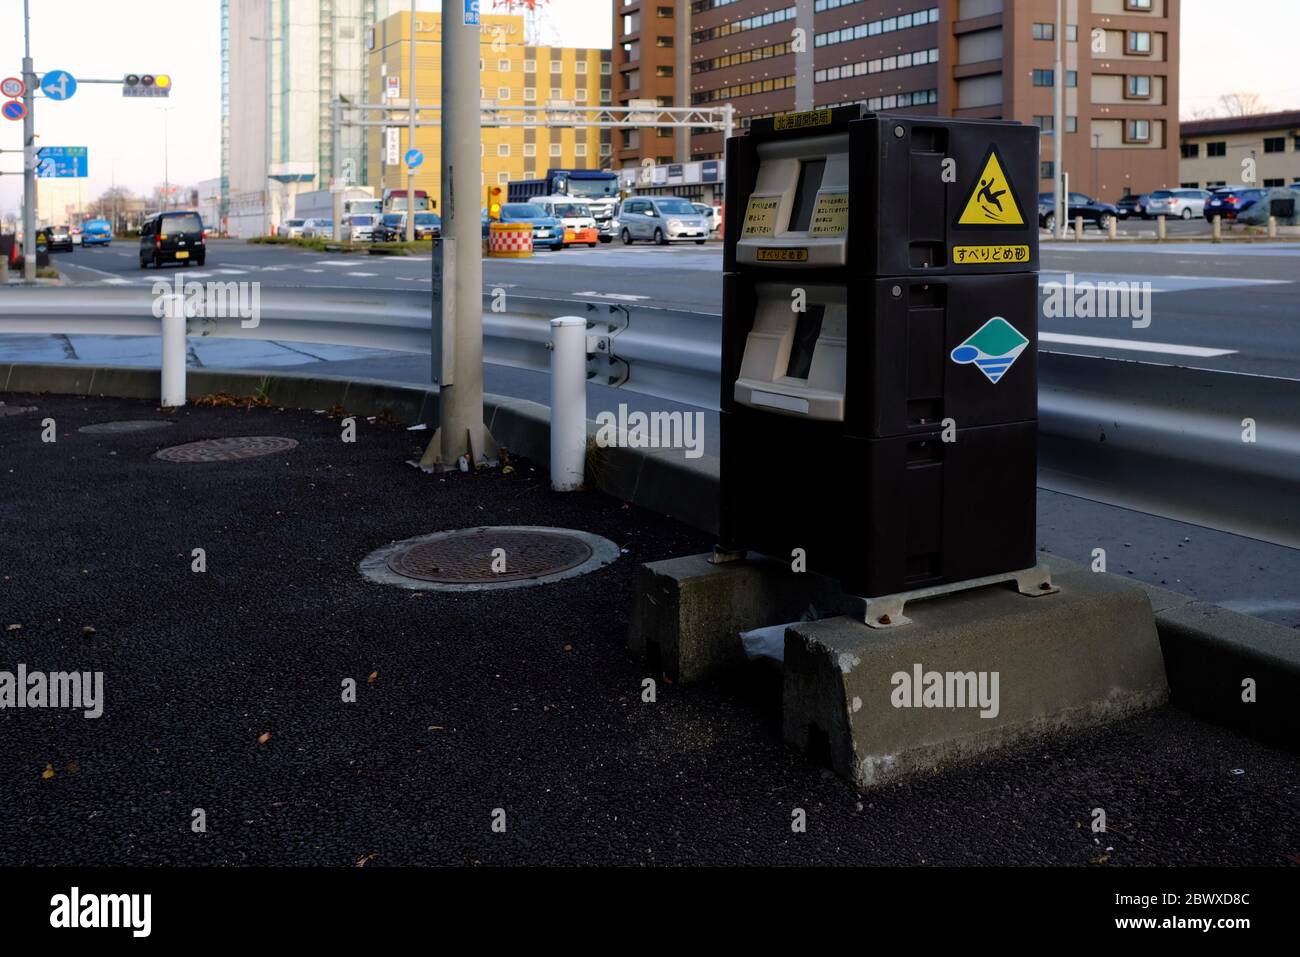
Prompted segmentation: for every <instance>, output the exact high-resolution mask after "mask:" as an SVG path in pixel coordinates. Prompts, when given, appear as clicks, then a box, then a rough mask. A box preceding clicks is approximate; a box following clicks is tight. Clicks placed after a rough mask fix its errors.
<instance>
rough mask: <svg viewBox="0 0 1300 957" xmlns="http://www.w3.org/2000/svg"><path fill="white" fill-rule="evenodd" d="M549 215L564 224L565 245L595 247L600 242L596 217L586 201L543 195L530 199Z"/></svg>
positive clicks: (532, 203)
mask: <svg viewBox="0 0 1300 957" xmlns="http://www.w3.org/2000/svg"><path fill="white" fill-rule="evenodd" d="M528 204H529V205H530V206H536V207H537V208H538V209H540V210H541V211H542V212H543V213H545V214H546V215H547V216H553V217H555V218H556V219H558V220H559V221H560V222H561V223H563V224H564V245H566V246H582V245H586V246H590V247H591V248H593V249H595V248H596V246H597V244H598V243H599V242H600V232H599V230H598V229H597V227H596V217H595V216H594V215H593V214H592V212H591V207H590V206H588V205H587V204H586V203H580V202H578V201H577V200H573V199H569V198H567V197H563V196H561V197H550V196H541V197H538V198H536V199H530V200H529V201H528Z"/></svg>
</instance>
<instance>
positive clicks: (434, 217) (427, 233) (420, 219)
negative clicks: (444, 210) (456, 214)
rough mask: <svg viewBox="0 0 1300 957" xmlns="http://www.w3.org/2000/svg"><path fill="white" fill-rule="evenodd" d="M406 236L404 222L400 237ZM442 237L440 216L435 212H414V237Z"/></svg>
mask: <svg viewBox="0 0 1300 957" xmlns="http://www.w3.org/2000/svg"><path fill="white" fill-rule="evenodd" d="M405 237H406V223H405V222H403V223H402V238H405ZM441 237H442V217H441V216H439V215H438V214H437V213H427V212H426V213H422V212H420V211H419V210H416V213H415V238H416V239H439V238H441Z"/></svg>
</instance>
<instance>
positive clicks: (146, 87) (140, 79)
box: [122, 73, 172, 96]
mask: <svg viewBox="0 0 1300 957" xmlns="http://www.w3.org/2000/svg"><path fill="white" fill-rule="evenodd" d="M171 92H172V78H171V77H170V76H169V75H168V74H166V73H128V74H127V75H126V76H124V77H123V78H122V95H123V96H170V95H171Z"/></svg>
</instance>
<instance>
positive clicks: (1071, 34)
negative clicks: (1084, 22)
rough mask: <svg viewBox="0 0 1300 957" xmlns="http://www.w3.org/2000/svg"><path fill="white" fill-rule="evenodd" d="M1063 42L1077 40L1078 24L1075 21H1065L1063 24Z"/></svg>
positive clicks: (1075, 41) (1076, 41)
mask: <svg viewBox="0 0 1300 957" xmlns="http://www.w3.org/2000/svg"><path fill="white" fill-rule="evenodd" d="M1065 42H1066V43H1078V42H1079V25H1078V24H1077V23H1067V24H1066V25H1065Z"/></svg>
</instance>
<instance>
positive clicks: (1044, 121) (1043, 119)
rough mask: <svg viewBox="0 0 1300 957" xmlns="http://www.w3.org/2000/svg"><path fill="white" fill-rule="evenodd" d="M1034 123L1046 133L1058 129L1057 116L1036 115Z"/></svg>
mask: <svg viewBox="0 0 1300 957" xmlns="http://www.w3.org/2000/svg"><path fill="white" fill-rule="evenodd" d="M1034 125H1035V126H1037V127H1038V128H1039V129H1040V130H1042V131H1043V132H1044V133H1049V132H1051V131H1052V130H1054V129H1056V117H1054V116H1035V117H1034Z"/></svg>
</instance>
